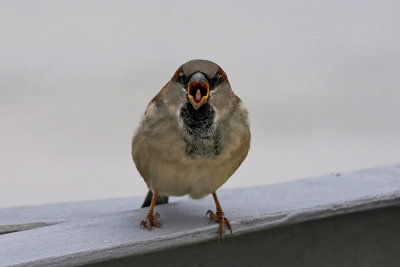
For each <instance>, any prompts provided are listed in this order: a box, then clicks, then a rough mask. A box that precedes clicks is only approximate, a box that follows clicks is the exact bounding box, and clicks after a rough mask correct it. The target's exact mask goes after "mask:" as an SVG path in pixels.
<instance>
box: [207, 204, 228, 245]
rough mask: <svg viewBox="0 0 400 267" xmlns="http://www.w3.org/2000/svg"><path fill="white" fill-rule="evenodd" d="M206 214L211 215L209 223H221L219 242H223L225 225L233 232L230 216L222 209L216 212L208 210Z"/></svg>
mask: <svg viewBox="0 0 400 267" xmlns="http://www.w3.org/2000/svg"><path fill="white" fill-rule="evenodd" d="M206 216H209V223H210V222H211V221H213V222H216V223H219V244H221V242H222V239H223V237H224V232H225V226H226V228H228V230H229V231H230V233H231V234H232V227H231V224H230V222H229V220H228V218H226V217H225V215H224V212H223V211H222V210H217V213H216V214H215V213H214V212H213V211H211V210H208V211H207V213H206Z"/></svg>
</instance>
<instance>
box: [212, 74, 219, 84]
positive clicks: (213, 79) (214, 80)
mask: <svg viewBox="0 0 400 267" xmlns="http://www.w3.org/2000/svg"><path fill="white" fill-rule="evenodd" d="M220 78H221V75H220V74H219V73H217V74H215V75H214V77H212V79H211V84H212V87H215V86H217V85H218V84H219V80H220Z"/></svg>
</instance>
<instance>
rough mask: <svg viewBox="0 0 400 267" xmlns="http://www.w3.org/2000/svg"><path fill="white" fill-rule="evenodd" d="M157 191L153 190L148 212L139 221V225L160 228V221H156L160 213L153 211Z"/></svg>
mask: <svg viewBox="0 0 400 267" xmlns="http://www.w3.org/2000/svg"><path fill="white" fill-rule="evenodd" d="M157 195H158V192H157V191H154V193H153V198H152V200H151V205H150V208H149V212H148V213H147V216H146V220H142V221H141V222H140V226H144V227H147V229H149V230H150V229H151V228H152V227H153V226H155V227H158V228H160V227H161V223H160V222H159V221H158V218H160V214H158V212H156V213H154V206H155V205H156V200H157Z"/></svg>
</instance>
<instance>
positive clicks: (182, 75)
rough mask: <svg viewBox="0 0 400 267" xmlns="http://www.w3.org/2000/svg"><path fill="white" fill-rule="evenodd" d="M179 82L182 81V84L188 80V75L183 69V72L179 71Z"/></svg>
mask: <svg viewBox="0 0 400 267" xmlns="http://www.w3.org/2000/svg"><path fill="white" fill-rule="evenodd" d="M178 82H180V83H182V84H184V83H185V82H186V76H185V74H184V73H183V71H181V73H179V76H178Z"/></svg>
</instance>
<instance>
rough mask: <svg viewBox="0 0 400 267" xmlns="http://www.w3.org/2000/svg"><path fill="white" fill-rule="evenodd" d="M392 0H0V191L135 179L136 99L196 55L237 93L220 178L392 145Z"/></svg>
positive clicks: (378, 156)
mask: <svg viewBox="0 0 400 267" xmlns="http://www.w3.org/2000/svg"><path fill="white" fill-rule="evenodd" d="M399 12H400V2H399V1H342V0H335V1H259V2H257V1H254V2H247V1H237V2H233V1H195V2H194V1H148V2H146V1H136V2H135V1H1V2H0V206H3V207H4V206H15V205H29V204H40V203H54V202H63V201H78V200H89V199H98V198H116V197H125V196H134V195H144V194H145V193H146V191H147V189H146V185H145V183H144V182H143V180H142V178H141V177H140V176H139V174H138V172H137V171H136V169H135V167H134V165H133V163H132V160H131V156H130V142H131V138H132V135H133V132H134V130H135V128H136V126H137V124H138V122H139V119H140V117H141V115H142V114H143V112H144V110H145V107H146V105H147V103H148V102H149V101H150V99H151V98H152V97H153V96H154V95H155V94H156V93H157V92H158V91H159V90H160V89H161V87H162V86H163V85H164V84H165V83H166V82H167V81H168V80H169V79H170V78H171V76H172V75H173V73H174V72H175V70H176V69H177V68H178V67H179V66H180V65H181V64H183V63H184V62H186V61H188V60H190V59H194V58H203V59H209V60H212V61H214V62H216V63H217V64H219V65H220V66H221V67H222V68H223V69H224V70H225V71H226V72H227V74H228V78H229V80H230V82H231V85H232V88H233V90H234V91H235V92H236V94H237V95H239V96H240V97H241V99H242V100H243V102H244V103H245V104H246V106H247V107H248V109H249V112H250V120H251V126H252V127H251V130H252V136H253V139H252V147H251V150H250V153H249V156H248V158H247V160H246V161H245V162H244V163H243V165H242V167H241V168H240V169H239V170H238V171H237V172H236V173H235V174H234V176H232V178H231V179H230V180H229V181H228V182H227V183H226V184H225V185H224V186H223V188H229V187H244V186H254V185H259V184H270V183H277V182H282V181H289V180H295V179H300V178H305V177H309V176H314V175H322V174H329V173H332V172H342V171H346V170H353V169H358V168H365V167H372V166H377V165H385V164H391V163H395V162H399V161H400V138H399V136H400V119H399V114H400V104H399V103H400V90H399V89H400V88H399V87H400V52H399V47H400V34H399V29H400V16H399Z"/></svg>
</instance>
